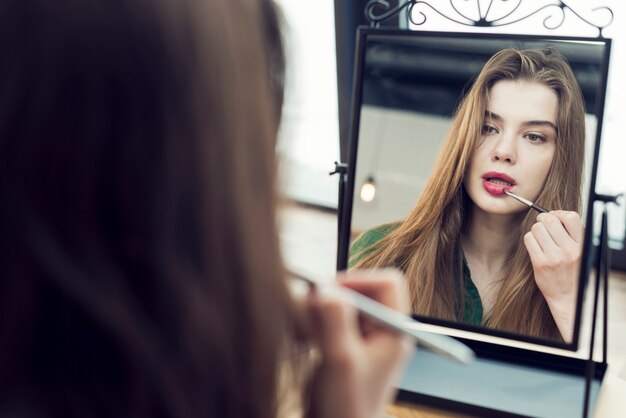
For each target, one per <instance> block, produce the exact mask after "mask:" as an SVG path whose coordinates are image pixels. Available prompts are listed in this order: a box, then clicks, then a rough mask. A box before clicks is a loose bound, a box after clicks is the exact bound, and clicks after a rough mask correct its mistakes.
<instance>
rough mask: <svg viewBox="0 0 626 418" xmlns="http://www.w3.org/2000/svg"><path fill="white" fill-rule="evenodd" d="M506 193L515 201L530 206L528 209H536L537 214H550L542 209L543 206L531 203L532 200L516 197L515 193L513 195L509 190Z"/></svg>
mask: <svg viewBox="0 0 626 418" xmlns="http://www.w3.org/2000/svg"><path fill="white" fill-rule="evenodd" d="M504 193H506V194H507V195H509V196H511V197H512V198H513V199H515V200H517V201H518V202H522V203H523V204H525V205H526V206H528V207H530V208H533V209H535V210H536V211H537V212H540V213H548V211H547V210H546V209H544V208H542V207H541V206H539V205H535V203H533V202H531V201H530V200H528V199H524V198H523V197H521V196H518V195H516V194H515V193H511V192H509V191H508V190H507V191H505V192H504Z"/></svg>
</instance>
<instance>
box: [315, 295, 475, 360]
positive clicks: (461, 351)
mask: <svg viewBox="0 0 626 418" xmlns="http://www.w3.org/2000/svg"><path fill="white" fill-rule="evenodd" d="M318 288H319V290H320V291H322V292H329V293H331V294H333V295H337V296H339V297H340V298H341V299H342V300H343V301H344V302H346V303H348V304H350V305H352V306H354V307H355V308H356V309H357V310H358V311H359V312H360V313H362V314H363V315H364V316H366V317H368V318H370V319H372V320H373V321H375V322H377V323H379V324H382V325H383V326H386V327H387V328H391V329H392V330H394V331H397V332H400V333H402V334H404V335H408V336H409V337H411V338H412V339H414V340H416V341H417V343H418V344H419V345H421V346H423V347H426V348H428V349H430V350H431V351H433V352H435V353H438V354H442V355H444V356H446V357H448V358H451V359H454V360H456V361H458V362H461V363H465V364H467V363H470V362H471V361H472V360H473V359H474V352H473V351H472V350H471V349H470V348H469V347H467V346H466V345H465V344H463V343H461V342H459V341H457V340H455V339H454V338H452V337H448V336H447V335H441V334H435V333H431V332H427V331H420V330H417V329H414V328H411V327H410V326H411V325H419V324H420V322H418V321H416V320H414V319H413V318H411V317H410V316H408V315H404V314H403V313H401V312H398V311H396V310H394V309H391V308H389V307H388V306H386V305H383V304H382V303H380V302H377V301H375V300H374V299H371V298H368V297H367V296H364V295H362V294H360V293H358V292H355V291H354V290H352V289H348V288H346V287H343V286H338V285H335V284H324V285H319V286H318Z"/></svg>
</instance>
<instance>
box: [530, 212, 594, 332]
mask: <svg viewBox="0 0 626 418" xmlns="http://www.w3.org/2000/svg"><path fill="white" fill-rule="evenodd" d="M583 240H584V227H583V224H582V221H581V219H580V216H578V214H577V213H576V212H569V211H562V210H556V211H551V212H549V213H540V214H539V215H538V216H537V223H536V224H534V225H533V227H532V228H531V230H530V232H528V233H527V234H526V235H524V244H525V245H526V249H527V250H528V254H529V255H530V260H531V262H532V265H533V270H534V273H535V282H536V283H537V286H538V287H539V290H541V293H542V294H543V296H544V297H545V299H546V302H547V303H548V306H549V308H550V311H551V312H552V316H553V317H554V320H555V322H556V325H557V326H558V328H559V331H560V332H561V335H562V337H563V340H565V341H566V342H569V341H571V339H572V333H573V330H574V319H575V318H574V317H575V315H574V313H575V308H576V292H577V290H578V275H579V272H580V258H581V256H582V248H583Z"/></svg>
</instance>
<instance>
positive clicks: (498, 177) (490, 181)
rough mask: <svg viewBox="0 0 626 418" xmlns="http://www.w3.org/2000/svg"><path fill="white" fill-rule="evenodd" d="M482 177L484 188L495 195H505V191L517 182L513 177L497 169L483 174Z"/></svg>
mask: <svg viewBox="0 0 626 418" xmlns="http://www.w3.org/2000/svg"><path fill="white" fill-rule="evenodd" d="M482 178H483V188H484V189H485V190H486V191H487V192H488V193H489V194H491V195H493V196H502V195H504V192H506V191H507V190H511V188H513V186H515V184H516V182H515V180H514V179H513V178H512V177H510V176H508V175H506V174H504V173H500V172H497V171H489V172H487V173H485V174H483V176H482ZM506 183H508V184H506Z"/></svg>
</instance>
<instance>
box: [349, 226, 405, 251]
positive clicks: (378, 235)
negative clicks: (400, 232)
mask: <svg viewBox="0 0 626 418" xmlns="http://www.w3.org/2000/svg"><path fill="white" fill-rule="evenodd" d="M398 226H400V222H393V223H388V224H384V225H380V226H377V227H375V228H372V229H368V230H367V231H365V232H363V233H362V234H361V235H359V236H358V237H357V238H356V239H355V240H354V244H352V245H353V246H355V245H357V244H361V245H363V246H364V247H369V246H370V245H372V244H375V243H376V242H378V241H380V240H381V239H383V238H385V237H386V236H387V235H389V234H390V233H391V232H393V231H394V230H396V229H397V228H398Z"/></svg>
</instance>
